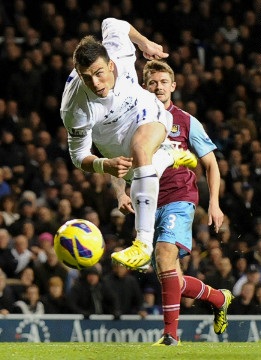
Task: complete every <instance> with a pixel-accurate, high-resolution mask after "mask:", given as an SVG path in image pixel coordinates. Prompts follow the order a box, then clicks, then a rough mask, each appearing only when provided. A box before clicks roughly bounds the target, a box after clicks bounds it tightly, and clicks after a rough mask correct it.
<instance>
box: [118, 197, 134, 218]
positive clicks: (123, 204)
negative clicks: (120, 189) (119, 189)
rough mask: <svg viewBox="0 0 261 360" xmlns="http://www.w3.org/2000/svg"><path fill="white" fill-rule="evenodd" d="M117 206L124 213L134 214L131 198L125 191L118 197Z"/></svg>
mask: <svg viewBox="0 0 261 360" xmlns="http://www.w3.org/2000/svg"><path fill="white" fill-rule="evenodd" d="M118 208H119V210H120V211H121V212H122V213H123V214H124V215H127V214H129V213H132V214H135V212H134V210H133V208H132V204H131V198H130V197H129V196H128V195H127V194H126V193H124V194H122V195H121V196H120V197H119V198H118Z"/></svg>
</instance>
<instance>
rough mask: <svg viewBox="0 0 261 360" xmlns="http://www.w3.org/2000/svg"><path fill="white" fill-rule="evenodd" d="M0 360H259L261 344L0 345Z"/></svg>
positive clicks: (260, 357)
mask: <svg viewBox="0 0 261 360" xmlns="http://www.w3.org/2000/svg"><path fill="white" fill-rule="evenodd" d="M0 359H1V360H11V359H17V360H43V359H44V360H45V359H46V360H47V359H48V360H49V359H50V360H100V359H101V360H146V359H148V360H161V359H166V360H167V359H178V360H191V359H192V360H210V359H214V360H239V359H240V360H241V359H245V360H261V342H258V343H257V342H255V343H254V342H249V343H239V342H238V343H210V342H208V343H207V342H204V343H192V342H183V343H182V345H181V346H177V347H172V346H169V347H168V346H166V347H152V346H151V344H141V343H135V344H134V343H124V344H123V343H105V344H102V343H1V344H0Z"/></svg>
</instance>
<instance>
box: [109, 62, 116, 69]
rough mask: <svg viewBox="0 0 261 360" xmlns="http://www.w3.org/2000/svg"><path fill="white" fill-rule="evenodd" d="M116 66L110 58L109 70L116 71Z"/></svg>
mask: <svg viewBox="0 0 261 360" xmlns="http://www.w3.org/2000/svg"><path fill="white" fill-rule="evenodd" d="M114 67H115V65H114V62H113V61H112V60H110V61H109V64H108V68H109V70H110V71H114Z"/></svg>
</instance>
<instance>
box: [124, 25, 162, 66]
mask: <svg viewBox="0 0 261 360" xmlns="http://www.w3.org/2000/svg"><path fill="white" fill-rule="evenodd" d="M129 37H130V39H131V41H132V42H133V43H134V44H136V45H137V46H138V48H139V49H140V50H141V51H142V52H143V56H144V57H145V58H146V59H148V60H152V59H164V58H167V57H168V56H169V54H168V53H165V52H164V51H163V47H162V46H161V45H159V44H157V43H155V42H153V41H150V40H149V39H148V38H146V36H143V35H142V34H141V33H140V32H139V31H138V30H136V29H135V28H134V27H133V26H132V25H130V32H129Z"/></svg>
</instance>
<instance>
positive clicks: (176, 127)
mask: <svg viewBox="0 0 261 360" xmlns="http://www.w3.org/2000/svg"><path fill="white" fill-rule="evenodd" d="M179 135H180V126H179V125H175V124H173V125H172V129H171V131H170V133H169V136H170V137H177V136H179Z"/></svg>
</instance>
